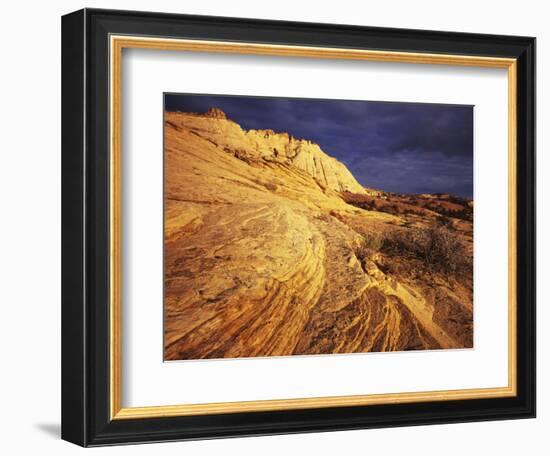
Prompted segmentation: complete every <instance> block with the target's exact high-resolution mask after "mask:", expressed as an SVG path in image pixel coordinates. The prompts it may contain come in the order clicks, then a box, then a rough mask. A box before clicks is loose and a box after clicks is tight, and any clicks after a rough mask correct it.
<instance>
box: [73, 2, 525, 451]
mask: <svg viewBox="0 0 550 456" xmlns="http://www.w3.org/2000/svg"><path fill="white" fill-rule="evenodd" d="M112 34H118V35H130V36H132V35H140V36H144V35H145V36H155V37H172V38H186V39H200V40H205V39H208V40H221V41H233V42H235V41H245V42H254V43H270V44H284V45H299V46H322V47H333V48H334V47H335V48H349V49H371V50H382V51H400V52H421V53H432V54H456V55H468V56H491V57H507V58H514V59H517V170H518V171H517V220H519V221H521V223H518V224H517V328H516V331H517V395H516V396H515V397H505V398H493V399H468V400H452V401H429V402H420V403H401V404H384V405H368V406H346V407H329V408H318V409H315V408H314V409H303V410H284V411H269V412H265V411H263V412H246V413H229V414H218V415H203V416H178V417H168V418H145V419H127V420H111V419H110V411H109V407H110V405H109V400H110V383H109V366H110V350H109V337H110V333H109V318H110V317H109V305H108V303H109V141H110V139H109V102H108V100H109V72H108V67H109V48H108V41H109V36H110V35H112ZM62 127H63V131H62V438H63V439H65V440H67V441H70V442H73V443H75V444H78V445H82V446H99V445H113V444H121V443H139V442H153V441H171V440H185V439H201V438H219V437H234V436H252V435H267V434H283V433H299V432H318V431H336V430H345V429H365V428H379V427H394V426H410V425H427V424H441V423H455V422H466V421H485V420H502V419H517V418H532V417H535V336H536V334H535V39H534V38H530V37H518V36H497V35H480V34H466V33H451V32H435V31H423V30H405V29H388V28H374V27H358V26H343V25H330V24H313V23H298V22H282V21H266V20H253V19H237V18H224V17H206V16H190V15H175V14H161V13H145V12H128V11H112V10H97V9H84V10H80V11H77V12H74V13H71V14H68V15H66V16H64V17H63V19H62Z"/></svg>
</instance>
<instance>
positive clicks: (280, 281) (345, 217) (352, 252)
mask: <svg viewBox="0 0 550 456" xmlns="http://www.w3.org/2000/svg"><path fill="white" fill-rule="evenodd" d="M341 192H353V193H354V194H356V195H371V196H372V195H374V197H378V196H379V195H378V193H377V192H375V191H373V190H368V191H366V190H365V189H363V187H361V186H360V184H359V183H358V182H357V181H356V180H355V178H354V177H353V175H352V174H351V173H350V172H349V171H348V170H347V168H346V167H345V166H344V165H343V164H342V163H340V162H338V161H337V160H335V159H334V158H332V157H330V156H329V155H327V154H326V153H325V152H323V151H322V150H321V149H320V148H319V146H318V145H316V144H313V143H311V142H310V141H306V140H299V139H295V138H292V137H291V136H290V135H288V134H285V133H274V132H272V131H269V130H261V131H258V130H250V131H244V130H242V129H241V128H240V127H239V126H238V125H237V124H236V123H234V122H232V121H231V120H229V119H227V118H226V116H225V114H224V113H223V112H221V111H219V110H210V111H208V113H206V114H205V115H198V114H190V113H171V112H168V113H166V117H165V358H166V359H167V360H180V359H199V358H235V357H251V356H286V355H292V354H328V353H356V352H368V351H398V350H415V349H437V348H464V347H471V346H472V344H473V332H472V327H473V323H472V320H473V317H472V315H473V310H472V290H471V283H470V282H468V280H466V282H464V281H458V282H457V281H449V280H446V279H442V278H441V277H439V276H438V277H436V278H434V277H431V276H426V277H412V276H410V275H406V274H405V275H403V274H399V273H393V272H391V271H390V270H389V269H388V268H385V269H384V270H383V268H382V265H386V266H387V265H388V262H390V261H393V262H394V263H390V264H391V265H393V266H396V264H395V262H396V261H398V260H396V259H395V258H393V259H392V258H385V259H384V261H381V262H378V263H377V261H374V260H373V259H369V258H365V257H364V256H362V255H361V254H360V253H359V247H360V246H361V245H362V242H363V239H364V237H363V236H364V233H365V232H369V231H372V232H385V231H387V230H390V229H393V227H394V226H396V225H400V224H402V223H403V221H404V219H403V218H402V217H399V216H395V215H391V214H388V213H383V212H378V211H376V210H365V209H360V208H358V207H355V206H352V205H350V204H347V203H346V202H345V201H344V199H343V198H342V196H341ZM426 214H427V215H426ZM426 214H424V215H422V217H424V218H419V219H418V220H419V222H418V223H423V224H429V223H432V221H431V219H430V217H432V215H431V213H429V212H426ZM418 217H420V216H418ZM409 222H410V220H409ZM461 226H462V225H461ZM464 229H468V228H467V226H466V228H464ZM470 229H471V225H470ZM390 269H391V268H390ZM394 269H395V268H394Z"/></svg>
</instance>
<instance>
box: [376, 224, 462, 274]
mask: <svg viewBox="0 0 550 456" xmlns="http://www.w3.org/2000/svg"><path fill="white" fill-rule="evenodd" d="M381 250H382V252H384V253H385V254H388V255H392V256H400V257H406V258H411V259H416V260H419V261H421V262H422V263H423V264H424V265H425V267H426V268H427V269H430V270H432V271H434V272H440V273H443V274H462V273H468V272H470V271H471V268H472V259H471V257H470V256H469V255H468V252H467V248H466V245H465V244H464V243H463V242H462V241H461V240H460V239H459V238H458V237H457V236H456V235H455V234H453V233H452V232H451V231H450V230H449V229H447V228H446V227H445V226H441V225H440V226H436V227H433V228H427V229H420V228H408V229H406V230H395V231H393V232H391V233H389V234H388V235H386V237H385V239H384V242H383V245H382V249H381Z"/></svg>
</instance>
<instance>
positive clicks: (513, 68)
mask: <svg viewBox="0 0 550 456" xmlns="http://www.w3.org/2000/svg"><path fill="white" fill-rule="evenodd" d="M130 48H133V49H155V50H164V51H167V50H169V51H195V52H213V53H230V54H255V55H269V56H287V57H302V58H317V59H319V58H320V59H340V60H342V59H344V60H368V61H376V62H400V63H417V64H431V65H453V66H470V67H486V68H504V69H507V70H508V188H509V191H508V386H505V387H494V388H476V389H461V390H442V391H426V392H403V393H391V394H369V395H353V396H330V397H313V398H299V399H275V400H260V401H245V402H222V403H208V404H181V405H170V406H148V407H122V372H121V370H122V359H121V357H122V335H121V329H122V286H121V283H122V255H121V248H122V245H121V235H122V208H121V196H122V194H121V190H122V174H121V169H122V166H121V151H122V145H121V126H122V119H121V115H122V112H121V109H122V104H121V96H122V78H121V71H122V68H121V66H122V51H123V49H130ZM109 52H110V93H109V98H110V100H109V101H110V140H111V143H110V221H111V223H110V303H109V306H110V341H109V342H110V415H111V419H113V420H114V419H117V420H118V419H132V418H158V417H174V416H185V415H208V414H219V413H238V412H257V411H275V410H292V409H295V410H296V409H311V408H321V407H342V406H359V405H374V404H395V403H412V402H423V401H448V400H458V399H482V398H497V397H498V398H500V397H511V396H516V394H517V372H516V367H517V359H516V353H517V335H516V317H517V290H516V267H517V252H516V235H517V229H516V223H517V221H516V210H517V208H516V181H517V168H516V161H517V144H516V143H517V141H516V126H517V125H516V124H517V122H516V120H517V96H516V93H517V76H516V73H517V61H516V59H511V58H496V57H483V56H465V55H443V54H423V53H409V52H386V51H371V50H360V49H338V48H322V47H309V46H287V45H272V44H255V43H242V42H219V41H203V40H184V39H169V38H150V37H137V36H117V35H111V36H110V46H109Z"/></svg>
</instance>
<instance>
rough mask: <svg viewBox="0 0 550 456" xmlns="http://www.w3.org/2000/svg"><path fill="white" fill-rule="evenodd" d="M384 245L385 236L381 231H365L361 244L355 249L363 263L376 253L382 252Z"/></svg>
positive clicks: (356, 254)
mask: <svg viewBox="0 0 550 456" xmlns="http://www.w3.org/2000/svg"><path fill="white" fill-rule="evenodd" d="M383 245H384V236H382V235H381V234H379V233H372V232H370V233H365V234H363V239H362V240H361V243H360V244H359V246H358V247H357V248H356V249H355V256H356V257H357V258H359V260H361V262H362V263H363V262H364V261H365V260H367V259H369V258H370V257H371V256H372V255H374V254H375V253H378V252H380V250H381V249H382V246H383Z"/></svg>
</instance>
